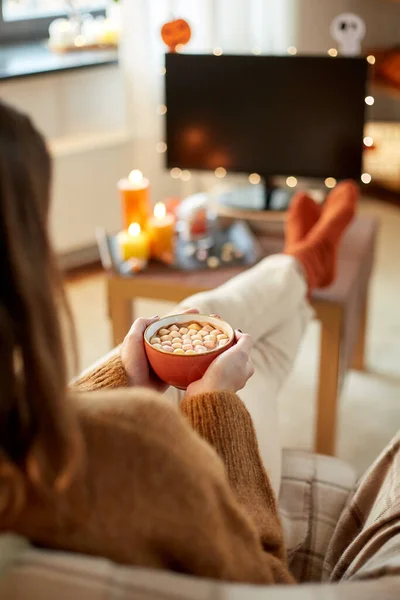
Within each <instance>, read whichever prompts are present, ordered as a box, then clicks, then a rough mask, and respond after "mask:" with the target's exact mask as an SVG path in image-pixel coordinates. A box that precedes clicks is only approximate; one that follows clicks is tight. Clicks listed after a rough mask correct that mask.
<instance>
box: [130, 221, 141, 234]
mask: <svg viewBox="0 0 400 600" xmlns="http://www.w3.org/2000/svg"><path fill="white" fill-rule="evenodd" d="M140 231H141V228H140V225H139V223H131V224H130V225H129V227H128V233H129V235H131V236H132V237H136V236H137V235H139V233H140Z"/></svg>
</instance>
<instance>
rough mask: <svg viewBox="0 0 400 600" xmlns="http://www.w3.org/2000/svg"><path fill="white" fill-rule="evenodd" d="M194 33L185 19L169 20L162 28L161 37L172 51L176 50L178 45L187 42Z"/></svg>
mask: <svg viewBox="0 0 400 600" xmlns="http://www.w3.org/2000/svg"><path fill="white" fill-rule="evenodd" d="M191 35H192V32H191V29H190V25H189V23H188V22H187V21H185V20H184V19H175V20H174V21H169V22H168V23H165V25H163V26H162V28H161V37H162V39H163V42H164V43H165V44H166V45H167V46H168V48H169V50H170V52H176V47H177V46H180V45H183V44H187V43H188V41H189V40H190V38H191Z"/></svg>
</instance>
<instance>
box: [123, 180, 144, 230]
mask: <svg viewBox="0 0 400 600" xmlns="http://www.w3.org/2000/svg"><path fill="white" fill-rule="evenodd" d="M118 189H119V192H120V196H121V206H122V219H123V226H124V228H125V229H128V227H129V226H130V224H131V223H139V225H140V227H141V228H142V229H145V228H146V225H147V220H148V218H149V214H150V185H149V181H148V179H145V178H144V177H143V174H142V172H141V171H138V170H137V169H135V170H134V171H131V172H130V173H129V176H128V178H127V179H121V180H120V181H119V182H118Z"/></svg>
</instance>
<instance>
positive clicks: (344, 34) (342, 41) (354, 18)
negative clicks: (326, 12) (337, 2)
mask: <svg viewBox="0 0 400 600" xmlns="http://www.w3.org/2000/svg"><path fill="white" fill-rule="evenodd" d="M365 32H366V27H365V22H364V21H363V20H362V18H361V17H359V16H358V15H355V14H353V13H342V14H341V15H338V16H337V17H335V18H334V19H333V21H332V24H331V35H332V37H333V39H335V40H336V41H337V42H338V44H339V54H341V55H342V56H358V55H359V54H360V53H361V41H362V40H363V39H364V37H365Z"/></svg>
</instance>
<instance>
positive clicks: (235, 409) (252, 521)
mask: <svg viewBox="0 0 400 600" xmlns="http://www.w3.org/2000/svg"><path fill="white" fill-rule="evenodd" d="M50 175H51V165H50V160H49V156H48V152H47V150H46V147H45V144H44V141H43V139H42V138H41V136H40V135H39V134H38V132H37V131H36V130H35V128H34V127H33V126H32V124H31V123H30V121H29V120H28V119H27V118H26V117H24V116H23V115H21V114H20V113H17V112H16V111H14V110H13V109H11V108H9V107H7V106H5V105H3V104H0V228H1V230H0V244H1V253H0V257H1V258H0V261H1V286H0V348H1V350H0V352H1V373H0V411H1V413H0V414H1V417H0V451H1V454H0V530H1V531H3V532H4V531H8V532H14V533H18V534H21V535H23V536H25V537H28V538H29V539H30V540H32V541H33V542H34V543H36V544H39V545H42V546H45V547H50V548H60V549H65V550H71V551H76V552H83V553H87V554H92V555H98V556H104V557H107V558H109V559H111V560H114V561H117V562H120V563H124V564H134V565H140V566H146V567H156V568H162V569H171V570H174V571H179V572H183V573H190V574H195V575H199V576H204V577H212V578H219V579H225V580H230V581H243V582H252V583H291V582H292V577H291V575H290V573H289V572H288V569H287V566H286V560H285V551H284V545H283V538H282V529H281V525H280V522H279V519H278V515H277V509H276V503H275V497H274V491H273V487H272V485H271V481H270V478H269V476H268V475H267V472H266V470H265V466H266V468H267V470H269V471H270V472H271V475H272V476H273V478H274V485H275V489H277V488H278V487H279V460H280V458H279V454H280V449H279V445H278V443H277V439H276V434H275V431H274V429H275V428H276V424H275V422H274V421H273V420H272V419H274V418H275V417H274V414H273V412H274V410H275V399H276V395H277V392H278V389H279V386H280V384H281V383H282V382H283V380H284V378H285V376H286V375H287V372H288V370H289V369H290V366H291V363H292V361H293V358H294V356H295V353H296V350H297V347H298V344H299V341H300V339H301V335H302V332H303V330H304V328H305V326H306V324H307V322H308V320H309V318H310V315H311V311H310V308H309V306H308V302H307V293H308V291H309V290H310V289H311V288H313V287H317V286H321V285H326V284H327V283H329V282H330V281H332V279H333V277H334V273H335V264H336V248H337V245H338V242H339V240H340V238H341V236H342V234H343V232H344V230H345V228H346V227H347V225H348V223H349V222H350V221H351V219H352V217H353V214H354V211H355V204H356V199H357V194H358V192H357V188H356V187H355V186H354V185H353V184H351V183H347V184H344V185H342V186H338V187H337V188H336V190H335V191H334V192H333V194H332V195H331V196H330V198H329V199H328V201H327V203H326V205H325V208H324V210H323V211H322V214H321V211H320V210H319V209H318V208H317V206H316V205H315V204H314V203H313V202H312V201H311V200H310V199H308V198H307V197H305V196H299V197H297V199H296V201H295V203H294V204H293V208H292V212H291V215H290V218H289V224H288V232H287V237H286V246H285V252H286V255H285V256H284V255H282V256H278V257H271V258H269V259H266V260H264V261H262V262H261V263H260V264H259V265H257V266H256V267H255V268H253V269H250V270H249V271H247V272H246V273H244V274H243V275H242V276H240V277H238V278H236V279H234V280H232V281H231V282H228V283H227V284H226V285H225V286H223V287H222V288H219V289H217V290H214V291H212V292H210V293H209V294H201V295H199V296H197V297H194V298H192V299H190V300H188V301H187V303H185V304H186V305H189V306H192V305H196V308H199V309H201V310H202V311H204V310H207V311H208V313H218V314H221V315H223V316H224V318H226V320H228V321H229V322H231V323H233V324H235V323H239V324H241V326H242V327H243V328H245V329H246V330H247V331H249V332H250V333H251V335H252V337H253V338H254V340H255V343H256V345H255V348H254V352H253V354H252V358H251V356H250V355H251V350H252V345H253V342H252V339H251V337H250V336H249V335H247V334H242V333H241V332H240V331H238V332H237V344H236V345H235V347H234V348H232V349H230V350H229V351H227V352H226V353H224V354H223V355H221V356H220V357H219V358H218V359H217V360H215V361H214V363H213V364H212V365H211V367H210V368H209V369H208V371H207V372H206V374H205V375H204V377H203V378H202V379H201V380H199V381H197V382H195V383H193V384H192V385H190V386H189V388H188V390H187V392H186V395H185V398H184V399H183V401H182V402H181V404H180V407H179V409H178V408H177V407H176V406H174V405H173V404H172V403H171V402H169V401H168V400H167V399H165V397H163V396H161V395H160V392H162V391H164V387H163V385H162V383H161V382H160V381H158V380H157V379H156V378H155V377H154V375H153V374H152V373H151V371H150V369H149V366H148V364H147V361H146V358H145V354H144V348H143V331H144V329H145V327H146V326H147V324H148V323H149V322H153V319H150V320H144V319H139V320H138V321H136V322H135V323H134V325H133V326H132V329H131V331H130V332H129V334H128V336H127V338H126V339H125V341H124V344H123V346H122V349H121V352H119V351H118V352H116V353H114V355H113V356H112V357H111V358H110V360H109V361H108V362H107V363H105V364H103V365H102V366H100V367H99V368H98V369H96V370H95V371H93V372H91V373H88V374H87V375H86V376H85V377H83V378H82V379H81V380H80V381H78V382H77V383H76V384H75V386H74V388H75V389H74V390H71V391H68V389H67V367H66V358H65V354H66V353H65V349H64V344H63V336H62V326H61V323H62V324H63V325H65V324H68V330H69V332H70V331H72V329H71V323H70V314H69V311H68V307H67V305H66V301H65V296H64V294H63V290H62V286H61V282H60V277H59V274H58V272H57V269H56V267H55V263H54V259H53V254H52V250H51V246H50V243H49V237H48V212H49V203H50ZM59 315H62V316H61V318H60V316H59ZM155 318H156V317H155ZM68 347H69V346H68ZM252 360H253V361H254V364H255V367H256V373H255V375H254V377H253V378H252V379H250V378H251V376H252V374H253V371H254V368H253V365H252ZM249 379H250V381H249ZM247 382H248V383H247ZM246 383H247V385H246ZM245 385H246V387H245ZM119 387H120V388H126V389H115V388H119ZM244 387H245V389H244V390H243V396H242V398H243V400H241V399H240V398H239V397H238V396H237V395H236V392H238V391H239V390H241V389H242V388H244ZM102 388H112V389H109V390H105V389H102ZM255 388H257V394H256V393H255V392H256V389H255ZM93 390H100V391H96V392H95V393H94V391H93ZM78 392H79V393H78ZM245 403H246V404H247V408H246V406H245ZM248 411H250V413H251V415H252V417H253V421H254V423H255V427H256V432H255V430H254V427H253V421H252V418H251V417H250V414H249V412H248ZM271 415H272V417H271V421H270V422H268V421H267V420H266V419H267V418H269V416H271ZM256 433H257V435H258V440H257V437H256ZM258 444H259V445H260V451H261V455H262V457H263V458H262V457H261V455H260V452H259V445H258ZM218 455H219V456H218ZM263 460H264V463H263Z"/></svg>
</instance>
